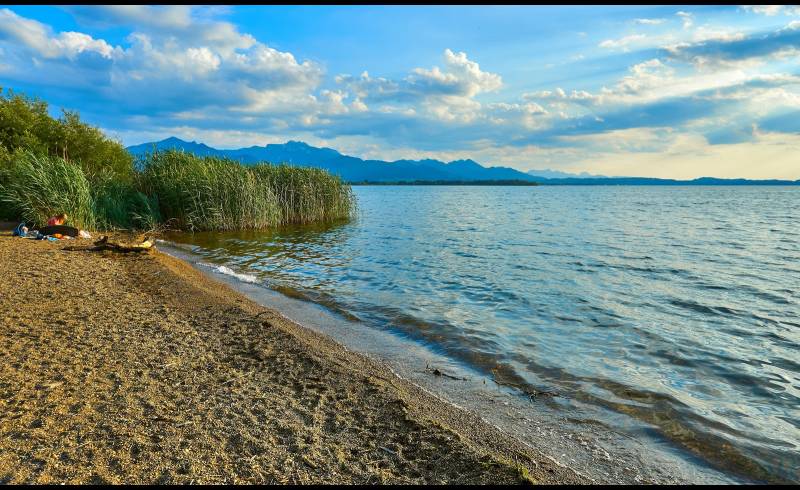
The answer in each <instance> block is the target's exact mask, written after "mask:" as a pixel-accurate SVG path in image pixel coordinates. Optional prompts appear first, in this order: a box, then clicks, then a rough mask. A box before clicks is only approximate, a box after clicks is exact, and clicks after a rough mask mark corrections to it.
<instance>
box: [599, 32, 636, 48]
mask: <svg viewBox="0 0 800 490" xmlns="http://www.w3.org/2000/svg"><path fill="white" fill-rule="evenodd" d="M645 39H647V36H645V35H644V34H631V35H630V36H625V37H622V38H620V39H606V40H605V41H603V42H601V43H600V44H599V46H600V47H601V48H606V49H616V48H627V47H628V46H629V45H630V44H635V43H638V42H640V41H643V40H645Z"/></svg>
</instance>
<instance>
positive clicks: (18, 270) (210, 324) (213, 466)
mask: <svg viewBox="0 0 800 490" xmlns="http://www.w3.org/2000/svg"><path fill="white" fill-rule="evenodd" d="M76 242H77V243H76ZM76 244H77V245H80V244H86V245H89V244H91V242H90V241H87V240H84V241H59V242H44V241H35V240H27V239H20V238H12V237H11V236H10V232H8V231H3V232H2V235H1V236H0V276H1V277H2V279H0V311H2V313H1V314H0V318H2V329H0V352H1V353H2V358H3V363H2V364H0V373H2V374H1V375H0V434H2V437H1V438H0V481H2V482H4V483H61V482H66V483H103V482H107V483H451V484H456V483H532V482H537V483H586V482H587V480H586V479H585V478H584V477H581V476H580V475H578V474H577V473H576V472H574V471H572V470H571V469H569V468H565V467H563V466H561V465H558V464H556V463H554V462H553V461H551V460H550V459H549V458H547V457H545V456H544V455H542V454H539V453H538V452H537V451H536V450H535V449H534V448H530V447H529V446H527V445H524V444H522V443H520V442H518V441H517V440H516V439H514V438H513V437H511V436H509V435H507V434H504V433H502V432H500V431H499V430H498V429H496V428H494V427H492V426H490V425H488V424H486V423H484V422H483V421H482V420H481V419H480V418H479V417H477V416H476V415H474V414H471V413H468V412H466V411H464V410H461V409H459V408H456V407H454V406H452V405H449V404H447V403H445V402H443V401H441V400H439V399H438V398H436V397H434V396H432V395H430V394H428V393H427V392H425V391H424V390H422V389H420V388H418V387H417V386H415V385H413V384H412V383H410V382H407V381H405V380H402V379H400V378H399V377H397V376H396V375H395V374H394V373H392V372H391V371H390V370H388V369H387V368H385V367H383V366H381V365H380V364H378V363H375V362H372V361H370V360H369V359H367V358H366V357H364V356H362V355H360V354H357V353H354V352H351V351H348V350H346V349H345V348H343V347H342V346H341V345H339V344H337V343H336V342H334V341H333V340H331V339H329V338H327V337H324V336H322V335H320V334H317V333H315V332H312V331H311V330H308V329H306V328H303V327H302V326H299V325H297V324H294V323H292V322H290V321H288V320H286V319H285V318H283V317H281V316H280V315H279V314H278V313H277V312H274V311H272V310H269V309H267V308H264V307H262V306H260V305H258V304H255V303H254V302H252V301H250V300H249V299H247V298H245V297H244V296H242V295H240V294H238V293H237V292H235V291H233V290H232V289H230V288H228V287H227V286H226V285H224V284H222V283H218V282H216V281H214V280H212V279H210V278H208V277H206V276H204V275H203V274H202V273H201V272H199V271H197V270H195V269H193V268H192V267H191V266H189V265H188V264H185V263H183V262H181V261H179V260H177V259H175V258H173V257H170V256H168V255H166V254H163V253H160V252H157V251H156V252H154V253H148V254H120V253H115V252H81V251H64V250H62V249H63V248H64V247H65V246H67V245H76Z"/></svg>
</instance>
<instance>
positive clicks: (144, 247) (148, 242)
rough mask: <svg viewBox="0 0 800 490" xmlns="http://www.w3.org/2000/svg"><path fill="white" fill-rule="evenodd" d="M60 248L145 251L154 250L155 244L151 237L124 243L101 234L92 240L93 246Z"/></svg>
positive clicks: (96, 250)
mask: <svg viewBox="0 0 800 490" xmlns="http://www.w3.org/2000/svg"><path fill="white" fill-rule="evenodd" d="M62 250H67V251H73V252H77V251H82V252H100V251H103V250H111V251H112V252H121V253H130V252H136V253H142V252H144V253H147V252H150V251H151V250H155V245H154V244H153V240H152V238H145V239H144V240H143V241H142V242H141V243H124V242H112V241H110V240H109V239H108V236H106V235H103V236H102V237H100V239H99V240H97V241H96V242H94V246H92V247H76V246H68V247H64V248H63V249H62Z"/></svg>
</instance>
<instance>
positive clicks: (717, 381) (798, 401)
mask: <svg viewBox="0 0 800 490" xmlns="http://www.w3.org/2000/svg"><path fill="white" fill-rule="evenodd" d="M354 190H355V193H356V196H357V198H358V204H359V217H358V218H357V219H355V220H353V221H351V222H349V223H345V224H339V225H331V226H311V227H293V228H285V229H281V230H277V231H272V232H258V233H255V232H250V233H235V234H230V233H225V234H218V233H213V234H212V233H203V234H200V233H198V234H194V235H191V234H179V235H175V236H174V237H172V238H173V239H174V240H176V241H181V242H186V243H189V244H191V245H192V250H193V251H194V252H195V253H197V254H200V255H201V256H202V257H203V259H204V260H206V261H208V262H212V263H215V264H222V265H226V266H227V267H229V268H230V269H231V270H233V271H236V272H237V273H240V274H246V275H247V276H246V277H248V278H251V279H253V280H256V281H258V282H261V283H263V284H265V285H267V286H269V287H271V288H273V289H276V290H278V291H280V292H283V293H285V294H290V295H294V296H299V297H302V298H306V299H310V300H312V301H316V302H319V303H322V304H324V305H326V306H328V307H329V308H332V309H334V310H336V311H338V312H340V313H343V314H345V315H347V316H349V317H351V318H355V319H359V320H361V321H362V322H364V323H365V324H366V325H369V326H370V327H371V328H376V329H386V330H390V331H394V332H397V333H398V334H401V335H403V336H406V337H408V338H411V339H415V340H417V341H419V342H421V343H424V344H426V345H428V346H431V347H432V348H433V349H436V350H437V351H438V352H441V353H444V354H446V355H447V356H450V357H452V358H454V359H457V360H459V361H461V362H463V363H466V364H468V365H470V366H472V367H474V368H475V369H478V370H479V371H482V372H485V373H486V374H487V375H489V376H491V377H492V379H494V380H495V381H496V382H497V383H500V384H503V385H506V386H510V387H513V388H515V389H518V390H519V391H520V392H523V393H528V394H531V393H540V394H541V392H550V393H554V394H555V396H553V397H552V398H553V400H554V402H557V400H558V399H564V400H577V401H580V402H581V403H583V404H589V405H596V406H598V407H603V408H604V409H607V410H611V411H613V412H614V413H617V414H619V415H620V417H618V418H616V419H615V422H614V424H615V425H616V426H617V428H620V429H623V430H626V431H627V432H628V433H630V434H632V435H633V436H634V437H635V436H636V435H637V434H647V435H648V437H656V438H658V439H660V440H662V441H664V443H665V444H669V445H671V446H673V447H674V448H676V450H678V451H683V452H685V453H686V454H687V455H691V456H692V457H695V458H699V459H700V460H702V461H704V462H706V463H707V464H708V465H710V466H712V467H714V468H718V469H721V470H723V471H725V472H727V473H729V474H732V475H739V476H744V477H747V478H750V479H754V480H760V481H771V482H781V481H784V482H785V481H794V482H798V481H800V473H799V472H800V470H799V469H800V227H798V217H800V188H789V187H622V186H609V187H457V186H453V187H438V186H419V187H411V186H377V187H355V188H354ZM620 420H622V421H623V422H620ZM620 425H622V426H623V427H619V426H620Z"/></svg>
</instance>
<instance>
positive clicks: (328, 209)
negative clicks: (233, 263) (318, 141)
mask: <svg viewBox="0 0 800 490" xmlns="http://www.w3.org/2000/svg"><path fill="white" fill-rule="evenodd" d="M355 205H356V203H355V198H354V196H353V193H352V190H351V188H350V186H349V185H348V184H347V183H345V182H343V181H342V180H341V179H340V178H339V177H336V176H333V175H331V174H330V173H328V172H326V171H324V170H320V169H315V168H304V167H293V166H289V165H271V164H267V163H260V164H257V165H247V166H245V165H242V164H240V163H239V162H236V161H234V160H230V159H226V158H214V157H197V156H194V155H192V154H188V153H183V152H179V151H174V150H173V151H167V152H156V153H151V154H146V155H143V156H140V157H138V158H137V159H136V161H134V158H133V156H132V155H131V154H130V153H129V152H128V151H127V150H126V149H125V148H124V147H123V146H122V145H121V144H120V143H119V142H117V141H114V140H111V139H109V138H108V137H106V136H105V135H104V134H103V133H102V132H101V131H100V130H99V129H97V128H94V127H92V126H89V125H88V124H86V123H83V122H81V121H80V118H79V116H78V114H77V113H74V112H64V113H63V116H62V117H61V118H60V119H54V118H52V117H51V116H50V115H49V114H48V111H47V104H46V103H45V102H42V101H40V100H38V99H31V98H28V97H25V96H24V95H18V94H14V93H11V92H5V93H4V92H3V91H2V89H0V220H24V221H28V222H30V223H31V224H35V225H42V224H44V223H45V222H46V220H47V219H48V217H50V216H52V215H55V214H58V213H67V215H68V216H69V218H68V221H67V223H68V224H71V225H73V226H76V227H79V228H84V229H92V230H100V229H115V228H117V229H119V228H122V229H137V228H138V229H142V228H144V229H149V228H153V227H155V226H157V225H159V224H163V223H166V224H168V225H169V226H171V227H175V228H180V229H186V230H233V229H258V228H266V227H271V226H276V225H280V224H287V223H310V222H318V221H335V220H340V219H347V218H349V217H351V216H352V215H353V214H354V212H355Z"/></svg>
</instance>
